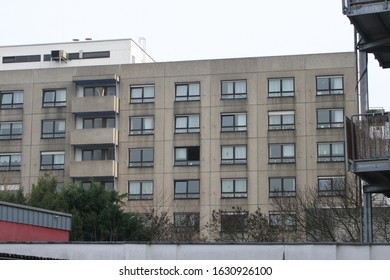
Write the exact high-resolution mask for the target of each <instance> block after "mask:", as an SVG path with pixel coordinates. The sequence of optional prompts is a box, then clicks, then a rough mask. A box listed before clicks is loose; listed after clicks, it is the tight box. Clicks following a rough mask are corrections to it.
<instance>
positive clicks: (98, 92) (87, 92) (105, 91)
mask: <svg viewBox="0 0 390 280" xmlns="http://www.w3.org/2000/svg"><path fill="white" fill-rule="evenodd" d="M88 96H116V87H115V86H96V87H85V88H84V97H88Z"/></svg>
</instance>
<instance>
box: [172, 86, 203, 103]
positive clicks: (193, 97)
mask: <svg viewBox="0 0 390 280" xmlns="http://www.w3.org/2000/svg"><path fill="white" fill-rule="evenodd" d="M191 85H198V94H197V95H191V94H190V92H191V91H190V87H191ZM184 86H185V87H186V95H183V96H180V95H178V87H184ZM200 91H201V89H200V82H183V83H182V82H180V83H175V101H176V102H185V101H199V100H200Z"/></svg>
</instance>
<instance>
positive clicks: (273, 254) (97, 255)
mask: <svg viewBox="0 0 390 280" xmlns="http://www.w3.org/2000/svg"><path fill="white" fill-rule="evenodd" d="M0 253H8V254H19V255H28V256H38V257H46V258H59V259H72V260H126V259H129V260H130V259H133V260H191V259H192V260H205V259H213V260H283V259H286V260H386V259H390V244H380V245H379V244H378V245H376V244H373V245H363V244H329V245H328V244H240V245H231V244H125V243H107V244H105V243H99V244H96V243H94V244H91V243H68V244H54V243H50V244H32V243H25V244H23V243H18V244H16V243H15V244H6V243H3V244H0Z"/></svg>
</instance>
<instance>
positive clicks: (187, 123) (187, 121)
mask: <svg viewBox="0 0 390 280" xmlns="http://www.w3.org/2000/svg"><path fill="white" fill-rule="evenodd" d="M199 131H200V126H199V115H186V116H176V117H175V133H198V132H199Z"/></svg>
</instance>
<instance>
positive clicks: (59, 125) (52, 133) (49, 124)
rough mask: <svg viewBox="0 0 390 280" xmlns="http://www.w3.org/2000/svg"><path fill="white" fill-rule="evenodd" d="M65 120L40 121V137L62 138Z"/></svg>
mask: <svg viewBox="0 0 390 280" xmlns="http://www.w3.org/2000/svg"><path fill="white" fill-rule="evenodd" d="M64 137H65V120H44V121H42V138H64Z"/></svg>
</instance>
